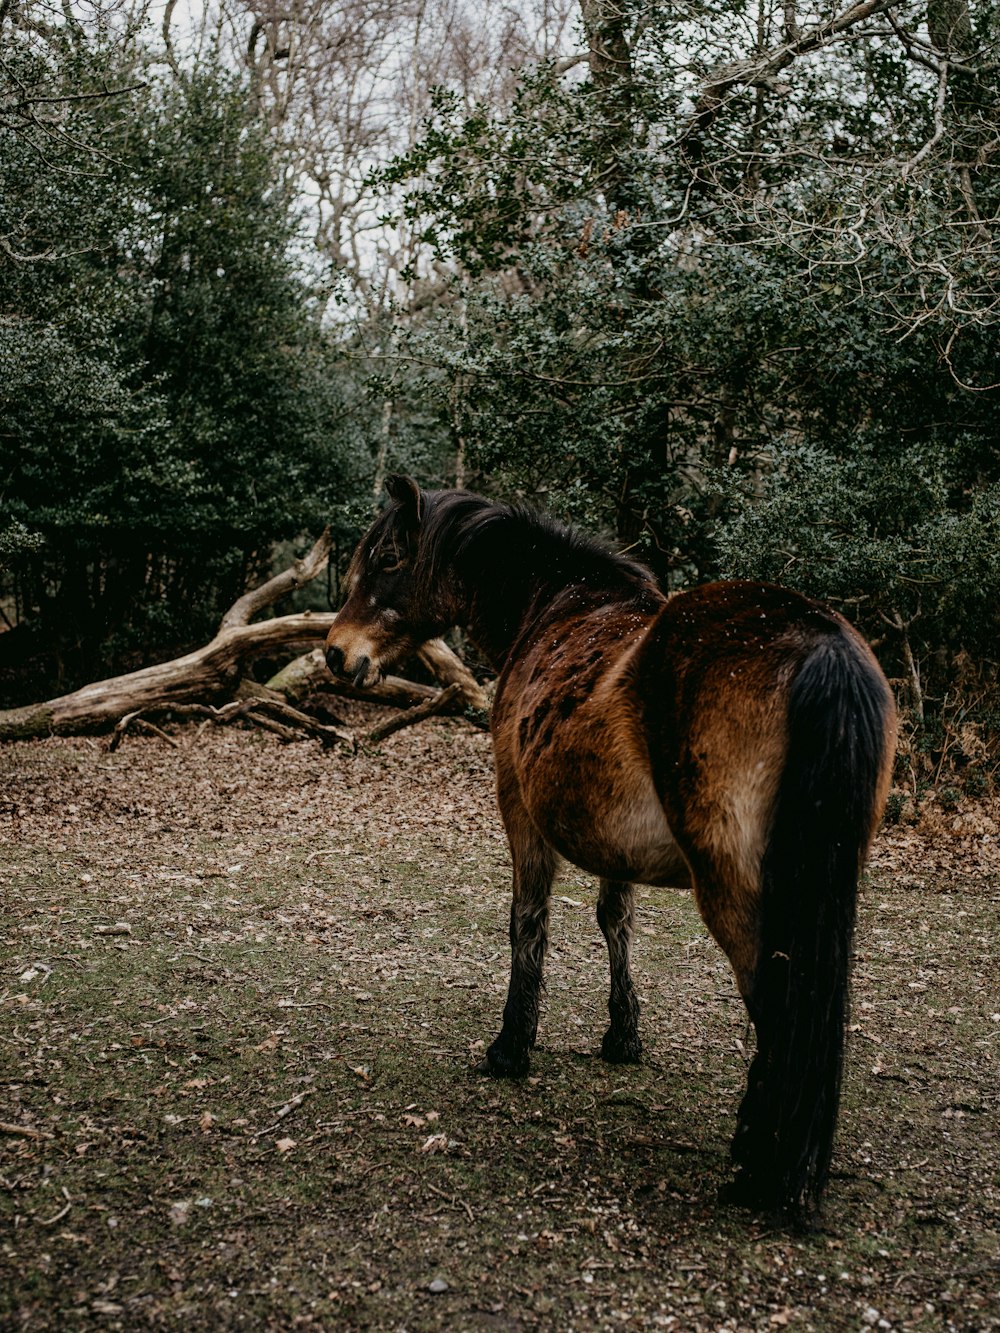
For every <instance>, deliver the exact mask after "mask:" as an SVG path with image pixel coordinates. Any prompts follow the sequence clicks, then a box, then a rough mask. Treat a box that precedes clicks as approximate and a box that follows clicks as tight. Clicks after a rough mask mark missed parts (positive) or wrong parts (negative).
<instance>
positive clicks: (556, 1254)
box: [0, 722, 1000, 1333]
mask: <svg viewBox="0 0 1000 1333" xmlns="http://www.w3.org/2000/svg"><path fill="white" fill-rule="evenodd" d="M179 739H180V741H181V745H182V748H180V749H171V748H169V747H168V746H167V745H165V744H164V742H162V741H161V740H158V739H156V738H145V739H134V740H129V741H127V742H126V744H125V746H124V747H123V749H122V750H120V751H118V752H117V753H115V754H112V755H109V754H108V753H107V752H106V750H105V749H104V747H103V745H102V744H100V743H98V742H86V741H76V742H69V741H51V742H46V743H38V744H23V745H13V746H8V747H6V748H5V749H4V750H3V751H0V821H2V822H0V836H2V837H3V840H4V844H5V858H4V864H3V867H2V870H0V876H2V883H0V892H2V903H3V909H2V918H0V1120H2V1121H3V1122H4V1130H3V1132H2V1133H0V1186H2V1189H3V1194H2V1196H0V1210H2V1215H0V1224H2V1228H3V1229H2V1233H0V1327H3V1328H12V1329H15V1328H16V1329H26V1330H27V1329H30V1330H34V1329H60V1330H63V1329H78V1328H79V1329H85V1328H92V1327H105V1328H122V1329H128V1330H132V1329H142V1328H174V1327H178V1328H179V1327H184V1328H203V1327H204V1328H228V1327H246V1328H253V1329H289V1328H295V1327H299V1326H301V1327H316V1328H331V1329H332V1328H336V1329H355V1328H357V1329H386V1330H410V1331H411V1333H416V1331H417V1330H436V1329H445V1328H447V1329H459V1330H462V1329H473V1330H478V1329H483V1330H489V1329H508V1330H520V1329H558V1330H573V1329H578V1330H591V1329H617V1328H619V1327H627V1328H637V1329H659V1328H663V1329H675V1330H701V1329H705V1330H743V1329H774V1328H782V1327H793V1328H802V1329H807V1328H814V1329H820V1330H828V1329H851V1330H863V1329H866V1328H869V1327H871V1328H882V1329H886V1328H893V1329H907V1330H936V1329H963V1330H983V1329H1000V1258H998V1256H1000V1139H998V1116H997V1109H998V1100H1000V1059H998V1049H1000V982H998V966H997V940H998V939H1000V883H998V877H997V875H996V866H997V858H996V851H997V839H996V835H995V825H994V824H992V823H991V822H990V821H989V820H988V819H987V821H986V823H985V824H983V823H982V822H980V824H979V825H977V824H976V823H975V819H974V818H972V817H970V818H967V819H966V820H965V822H964V823H963V821H962V819H961V818H959V817H956V818H955V819H954V820H952V821H951V823H950V824H947V825H946V824H944V823H940V824H939V826H938V827H937V829H936V831H935V836H934V837H933V838H932V839H928V838H925V837H919V836H917V835H915V834H913V833H911V832H905V831H896V832H892V831H890V834H889V835H887V836H886V837H885V838H884V839H883V840H882V842H881V843H880V845H879V849H878V853H877V855H876V857H875V860H874V863H873V870H872V873H871V876H870V879H869V882H868V884H867V886H866V890H865V893H864V896H863V901H862V908H861V915H860V929H859V941H858V957H857V966H856V979H855V988H854V1014H853V1024H852V1026H853V1035H852V1041H851V1045H850V1050H849V1061H848V1073H847V1084H846V1091H845V1105H844V1113H843V1118H842V1125H841V1132H840V1137H839V1143H838V1148H837V1152H836V1156H835V1163H834V1177H833V1180H832V1182H831V1187H830V1191H829V1201H828V1205H827V1208H826V1213H825V1217H824V1221H823V1225H822V1227H821V1228H819V1229H816V1230H815V1231H813V1232H810V1233H808V1234H799V1233H795V1232H792V1231H788V1230H785V1229H782V1228H781V1227H778V1226H776V1225H775V1224H774V1223H773V1222H768V1221H767V1220H761V1219H755V1218H754V1217H751V1216H749V1215H746V1214H742V1213H739V1212H734V1211H728V1210H725V1209H723V1208H721V1207H720V1206H719V1205H718V1204H717V1202H716V1191H717V1189H718V1186H719V1185H720V1184H721V1183H722V1181H723V1180H725V1179H726V1178H727V1175H728V1140H729V1136H730V1134H731V1131H732V1127H733V1117H734V1112H735V1108H736V1105H737V1102H738V1099H739V1095H740V1090H741V1086H742V1082H743V1080H744V1079H745V1072H746V1058H747V1052H746V1043H747V1042H748V1040H749V1038H748V1034H747V1032H746V1027H745V1019H744V1013H743V1009H742V1006H741V1005H740V1003H739V1001H738V997H737V995H736V993H735V989H734V986H733V983H732V980H731V977H730V974H729V972H728V969H727V967H726V965H725V962H724V960H723V958H722V956H721V954H720V953H719V952H718V950H717V949H716V947H715V946H714V945H713V944H712V943H711V942H710V940H709V939H708V938H707V936H706V934H705V932H704V929H703V928H702V926H701V924H700V922H699V920H698V918H697V915H696V913H695V912H694V910H693V908H692V906H691V903H690V900H689V898H688V897H687V896H686V895H684V894H681V893H675V892H671V891H665V890H644V891H643V893H642V900H641V912H640V930H639V936H638V944H637V950H636V972H637V983H638V986H639V991H640V995H641V997H642V1000H643V1011H644V1012H643V1032H644V1038H645V1042H646V1051H647V1058H646V1060H645V1062H644V1064H643V1065H642V1066H641V1067H638V1068H627V1069H622V1068H611V1067H608V1066H606V1065H605V1064H603V1063H602V1061H601V1060H600V1059H598V1058H596V1057H595V1052H596V1050H597V1048H598V1045H599V1041H600V1036H601V1033H602V1032H603V1028H604V1025H605V1012H606V1011H605V1005H606V969H607V962H606V956H605V953H604V946H603V941H602V940H601V937H600V935H599V933H598V931H597V929H596V925H595V923H594V917H593V898H594V894H593V886H592V885H591V884H589V883H588V882H586V881H585V880H584V879H583V878H582V877H579V876H577V875H575V874H574V872H572V871H567V872H566V874H565V875H564V877H563V878H562V879H561V880H560V882H559V884H558V886H557V889H556V894H557V898H556V902H555V911H554V921H553V948H552V951H551V954H550V958H549V965H548V979H549V984H548V992H547V997H546V1006H545V1011H544V1016H543V1028H542V1032H541V1038H540V1046H539V1049H538V1051H537V1053H536V1057H535V1061H534V1066H533V1069H532V1074H531V1077H530V1078H529V1079H528V1080H527V1081H525V1082H523V1083H518V1084H506V1083H498V1082H493V1081H491V1080H487V1079H483V1078H481V1077H479V1076H477V1075H476V1074H475V1073H474V1072H473V1071H472V1067H473V1065H474V1064H475V1062H476V1060H477V1059H479V1058H481V1055H482V1052H483V1049H484V1045H485V1043H486V1042H488V1041H489V1040H490V1039H491V1038H492V1036H493V1035H494V1033H495V1031H496V1029H497V1025H498V1021H499V1016H500V1011H501V1008H502V1005H503V996H504V992H505V985H506V967H507V946H506V918H507V909H508V892H507V886H506V879H507V857H506V851H505V847H504V843H503V839H502V836H501V833H500V829H499V825H498V821H497V818H496V815H495V813H494V810H493V805H492V791H491V785H490V784H491V777H490V767H489V751H488V742H487V741H486V739H485V738H484V737H482V736H480V735H478V734H474V733H471V732H470V731H469V730H467V729H466V728H465V727H464V726H463V724H460V723H442V722H437V723H432V724H429V725H427V726H425V727H424V728H423V729H421V730H414V731H413V732H410V733H401V734H400V735H399V736H397V737H395V738H393V740H391V741H389V742H387V743H386V744H385V746H384V747H383V748H382V750H381V751H378V752H362V753H360V754H358V755H357V756H349V755H347V754H342V753H323V752H321V751H319V750H318V749H316V748H314V747H312V746H311V745H293V746H282V745H280V744H279V743H278V742H276V741H274V740H273V739H272V738H267V737H262V736H260V735H255V734H247V733H231V734H224V733H220V734H215V735H210V734H206V735H203V736H200V737H196V736H195V733H194V732H193V731H188V732H184V733H180V734H179ZM984 828H985V829H993V830H994V831H993V832H992V833H990V832H983V831H982V830H983V829H984Z"/></svg>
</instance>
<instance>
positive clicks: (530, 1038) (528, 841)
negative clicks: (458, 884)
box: [480, 810, 558, 1078]
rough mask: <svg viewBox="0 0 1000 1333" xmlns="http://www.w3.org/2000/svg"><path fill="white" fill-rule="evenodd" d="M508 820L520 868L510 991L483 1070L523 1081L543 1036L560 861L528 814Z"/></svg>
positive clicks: (516, 872)
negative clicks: (542, 1004) (541, 1015)
mask: <svg viewBox="0 0 1000 1333" xmlns="http://www.w3.org/2000/svg"><path fill="white" fill-rule="evenodd" d="M504 817H505V823H506V825H507V837H508V839H509V842H510V853H511V858H512V860H513V863H514V899H513V902H512V903H511V907H510V986H509V988H508V991H507V1003H506V1004H505V1005H504V1011H503V1027H502V1028H501V1030H500V1035H499V1036H498V1037H497V1038H496V1040H495V1041H494V1042H493V1044H492V1045H491V1046H490V1048H489V1050H488V1051H487V1052H486V1059H485V1060H484V1061H483V1063H482V1064H481V1065H480V1069H481V1070H482V1071H483V1072H484V1073H489V1074H493V1075H495V1076H496V1077H498V1078H523V1076H524V1075H525V1074H526V1073H527V1072H528V1053H529V1051H530V1050H531V1048H532V1046H534V1044H535V1036H536V1034H537V1032H538V1005H539V998H540V995H541V989H542V968H543V965H544V963H545V950H546V948H547V946H548V941H549V893H550V891H551V888H552V881H553V879H554V878H555V873H556V863H557V860H558V858H557V856H556V854H555V852H553V851H552V849H551V848H550V847H549V846H548V845H547V844H546V843H544V842H543V841H542V839H541V838H540V837H539V836H538V834H537V832H535V830H534V828H533V827H532V825H531V822H530V820H529V819H528V817H527V815H526V814H523V815H522V816H521V817H517V816H516V815H512V812H511V811H510V810H505V811H504Z"/></svg>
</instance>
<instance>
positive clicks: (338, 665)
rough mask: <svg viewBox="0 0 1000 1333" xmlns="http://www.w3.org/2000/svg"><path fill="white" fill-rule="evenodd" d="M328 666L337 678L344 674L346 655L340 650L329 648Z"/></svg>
mask: <svg viewBox="0 0 1000 1333" xmlns="http://www.w3.org/2000/svg"><path fill="white" fill-rule="evenodd" d="M326 664H327V666H328V667H329V668H330V670H331V671H332V672H333V674H334V675H335V676H342V675H343V674H344V654H343V652H342V651H341V650H340V649H339V648H327V650H326Z"/></svg>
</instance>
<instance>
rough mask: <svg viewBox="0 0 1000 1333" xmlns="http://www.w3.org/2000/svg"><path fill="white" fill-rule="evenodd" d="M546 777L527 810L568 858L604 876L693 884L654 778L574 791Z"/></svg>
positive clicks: (540, 777) (538, 780)
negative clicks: (630, 784)
mask: <svg viewBox="0 0 1000 1333" xmlns="http://www.w3.org/2000/svg"><path fill="white" fill-rule="evenodd" d="M545 776H546V775H545V774H544V773H543V772H540V773H538V774H537V775H535V777H534V778H533V779H532V781H531V783H530V788H529V791H528V792H526V793H525V795H526V796H527V797H528V800H527V805H528V810H529V812H530V814H531V816H532V819H533V820H534V822H535V825H536V827H537V828H538V831H539V832H540V833H541V834H542V836H543V837H544V838H545V840H546V841H547V842H549V843H551V845H552V846H553V847H554V848H555V849H556V851H558V852H559V853H560V855H561V856H564V857H565V858H566V860H567V861H571V862H572V863H573V865H575V866H578V867H579V868H580V869H581V870H585V871H587V872H588V873H589V874H592V875H597V876H599V877H600V878H602V879H616V880H628V881H631V882H633V883H638V884H672V885H677V886H683V885H686V884H688V883H689V879H690V876H689V873H688V868H687V862H686V861H685V859H684V857H683V855H682V853H681V851H680V848H679V847H678V846H677V843H676V841H675V840H674V835H673V833H672V831H671V829H670V825H669V824H668V823H667V818H666V815H665V814H664V813H663V807H662V806H661V804H660V802H659V800H658V798H657V796H656V792H655V790H654V789H653V785H652V782H650V783H649V784H648V787H647V785H646V784H645V783H643V784H639V785H638V788H636V787H630V789H627V790H624V791H619V792H615V791H614V790H613V787H612V791H611V792H609V789H608V787H607V786H603V787H602V786H601V785H599V784H597V785H590V786H589V787H587V788H577V789H575V790H574V789H573V788H572V787H571V786H570V784H567V783H566V782H565V780H563V781H560V780H556V781H553V782H551V783H548V784H547V783H546V782H545ZM595 796H596V797H598V798H599V799H594V797H595ZM601 797H604V799H600V798H601Z"/></svg>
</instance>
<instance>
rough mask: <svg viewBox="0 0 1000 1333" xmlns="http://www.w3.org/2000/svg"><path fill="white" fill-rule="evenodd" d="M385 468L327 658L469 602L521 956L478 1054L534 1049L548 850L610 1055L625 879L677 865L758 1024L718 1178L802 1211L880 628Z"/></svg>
mask: <svg viewBox="0 0 1000 1333" xmlns="http://www.w3.org/2000/svg"><path fill="white" fill-rule="evenodd" d="M387 489H388V491H389V494H390V497H391V503H390V504H389V505H388V506H387V507H386V509H385V510H384V511H383V513H382V514H381V515H380V517H379V518H378V519H376V521H375V523H374V524H373V525H372V527H371V529H370V530H369V532H368V533H367V535H366V536H365V537H364V539H363V540H362V542H361V544H360V546H359V547H358V550H357V552H356V553H355V555H354V559H353V561H352V563H351V566H350V570H349V572H348V575H347V600H346V602H345V605H344V607H343V609H342V611H341V612H340V614H339V615H338V616H337V621H336V624H335V625H334V627H333V629H332V630H331V631H330V635H329V638H328V640H327V661H328V663H329V666H330V668H331V670H332V671H333V672H334V673H338V674H342V675H346V676H350V677H352V678H353V679H354V681H355V682H356V683H358V684H361V683H368V682H371V681H374V680H377V679H378V678H379V677H380V676H381V675H382V674H383V673H384V672H385V670H386V669H387V668H389V667H390V666H392V665H393V664H394V663H396V662H398V661H399V660H400V658H402V657H403V656H405V655H406V654H408V653H410V652H411V651H413V650H414V649H415V648H417V647H419V646H420V644H422V643H423V642H425V641H426V640H427V639H430V638H433V637H435V636H437V635H439V634H441V633H442V632H443V631H445V630H446V629H448V628H449V627H451V626H454V625H463V626H465V627H467V628H468V630H469V632H470V634H471V636H472V637H473V639H474V640H475V641H476V642H477V643H478V644H479V645H480V646H481V647H482V649H483V650H484V652H485V653H486V654H487V655H488V656H489V658H490V660H491V661H492V662H493V663H494V664H495V666H496V668H497V669H498V671H499V673H500V678H499V682H498V685H497V691H496V699H495V703H494V707H493V717H492V724H491V726H492V732H493V743H494V750H495V755H496V774H497V793H498V799H499V805H500V813H501V815H502V817H503V822H504V826H505V828H506V832H507V837H508V840H509V843H510V853H511V858H512V861H513V870H514V898H513V904H512V907H511V916H510V943H511V976H510V989H509V992H508V996H507V1003H506V1006H505V1008H504V1012H503V1027H502V1029H501V1031H500V1034H499V1036H498V1037H497V1038H496V1040H495V1041H494V1042H493V1044H492V1045H491V1046H490V1048H489V1051H488V1053H487V1057H486V1061H485V1065H484V1067H485V1068H486V1069H487V1070H488V1071H489V1072H491V1073H493V1074H495V1075H498V1076H507V1077H511V1076H513V1077H517V1076H520V1075H523V1074H524V1073H525V1072H526V1070H527V1068H528V1054H529V1051H530V1049H531V1047H532V1045H533V1044H534V1041H535V1033H536V1029H537V1026H538V1004H539V992H540V989H541V982H542V963H543V959H544V956H545V950H546V944H547V936H548V904H549V894H550V890H551V885H552V881H553V878H554V876H555V871H556V867H557V863H558V861H559V858H560V857H565V858H567V859H568V860H569V861H571V862H573V864H574V865H577V866H579V867H580V868H581V869H582V870H585V871H588V872H589V873H591V874H593V875H596V876H597V877H598V878H599V880H600V895H599V898H598V903H597V920H598V924H599V925H600V928H601V930H602V932H603V933H604V936H605V939H606V940H607V944H608V952H609V955H610V960H611V998H610V1003H609V1010H610V1016H611V1023H610V1026H609V1028H608V1030H607V1032H606V1034H605V1036H604V1041H603V1045H602V1054H603V1056H604V1058H605V1059H606V1060H611V1061H636V1060H638V1059H639V1056H640V1052H641V1044H640V1040H639V1031H638V1011H639V1006H638V1002H637V999H636V995H635V990H634V988H633V985H632V978H631V975H630V970H629V956H630V950H631V939H632V925H633V901H634V890H633V887H632V886H633V884H635V883H637V882H638V883H643V884H670V885H686V884H690V885H691V886H693V889H694V894H695V898H696V900H697V903H698V907H699V909H700V911H701V914H702V916H703V917H704V920H705V923H706V925H707V926H708V928H709V930H710V931H711V932H712V934H713V935H714V936H715V938H716V940H717V941H718V942H719V944H720V945H721V946H722V948H723V949H724V950H725V952H726V954H727V956H728V958H729V961H730V963H731V964H732V967H733V971H734V972H735V974H736V982H737V985H738V986H739V989H740V994H741V995H742V996H743V999H744V1001H745V1002H746V1006H747V1010H748V1011H749V1014H750V1018H751V1019H752V1021H753V1024H754V1027H755V1029H756V1035H757V1052H756V1055H755V1058H754V1060H753V1063H752V1065H751V1067H750V1072H749V1078H748V1084H747V1090H746V1093H745V1094H744V1097H743V1100H742V1103H741V1105H740V1108H739V1114H738V1121H737V1128H736V1134H735V1138H734V1140H733V1145H732V1152H733V1157H734V1159H735V1161H736V1163H737V1166H738V1172H737V1176H736V1179H735V1180H734V1181H733V1182H732V1183H731V1184H730V1186H729V1187H728V1189H727V1191H726V1196H727V1197H728V1198H731V1199H733V1200H734V1201H736V1202H740V1203H745V1204H748V1205H750V1206H755V1207H778V1208H782V1209H785V1210H788V1211H789V1212H793V1213H794V1212H797V1211H800V1210H803V1209H808V1208H810V1207H811V1206H813V1205H815V1204H818V1202H819V1198H820V1194H821V1192H822V1189H823V1186H824V1184H825V1181H826V1177H827V1173H828V1170H829V1163H830V1153H831V1148H832V1142H833V1133H834V1127H835V1122H836V1117H837V1107H838V1102H839V1097H840V1080H841V1067H842V1061H843V1049H844V1032H845V1024H846V1015H847V999H848V976H849V969H850V954H851V939H852V934H853V929H854V911H855V897H856V893H857V883H858V876H859V873H860V869H861V866H862V863H863V861H864V858H865V855H866V853H867V850H868V846H869V843H870V841H871V838H872V836H873V833H874V831H875V828H876V826H877V824H878V821H879V818H880V815H881V812H882V808H883V805H884V802H885V797H886V793H887V790H888V786H889V774H890V768H891V763H892V755H893V739H894V727H895V710H894V706H893V699H892V695H891V693H890V690H889V687H888V685H887V683H886V681H885V678H884V676H883V675H882V672H881V671H880V670H879V667H878V665H877V663H876V661H875V659H874V657H873V656H872V653H871V651H870V650H869V648H868V647H867V646H866V644H865V643H864V641H863V640H862V639H861V638H860V637H859V635H858V634H857V633H856V632H855V631H854V630H853V629H852V628H851V627H850V625H848V624H847V622H846V621H845V620H843V619H842V618H841V617H840V616H839V615H837V614H836V612H834V611H832V610H831V609H830V608H829V607H826V606H823V605H821V604H820V603H818V602H815V601H811V600H809V599H808V598H805V597H802V596H799V595H798V594H797V593H793V592H789V591H787V590H785V589H783V588H777V587H772V586H769V585H767V584H756V583H715V584H709V585H707V586H704V587H698V588H694V589H692V590H691V591H689V592H684V593H680V594H678V595H676V596H674V597H670V598H667V597H665V596H664V594H663V593H662V592H661V591H660V590H659V588H658V587H657V585H656V583H655V581H654V579H653V577H652V575H651V574H650V573H649V572H648V571H647V570H646V569H644V568H643V567H642V566H641V565H639V564H636V563H635V562H634V561H631V560H628V559H626V558H625V557H623V556H621V555H616V554H614V553H612V552H611V551H610V550H608V549H606V548H605V547H604V546H603V545H601V544H600V543H598V542H596V541H594V540H592V539H590V538H587V537H583V536H580V535H579V534H577V533H574V532H572V531H570V530H568V529H566V528H564V527H563V526H561V525H560V524H558V523H556V522H554V521H552V520H550V519H547V518H544V517H539V516H538V515H536V514H533V513H531V512H529V511H526V510H523V509H520V508H516V507H511V506H508V505H503V504H493V503H491V502H490V501H488V500H484V499H482V498H481V497H479V496H476V495H471V494H469V493H467V492H464V491H427V492H425V491H422V490H420V488H419V487H418V486H417V485H416V483H415V482H414V481H412V480H411V479H409V478H406V477H393V478H391V479H390V480H389V482H388V483H387Z"/></svg>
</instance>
